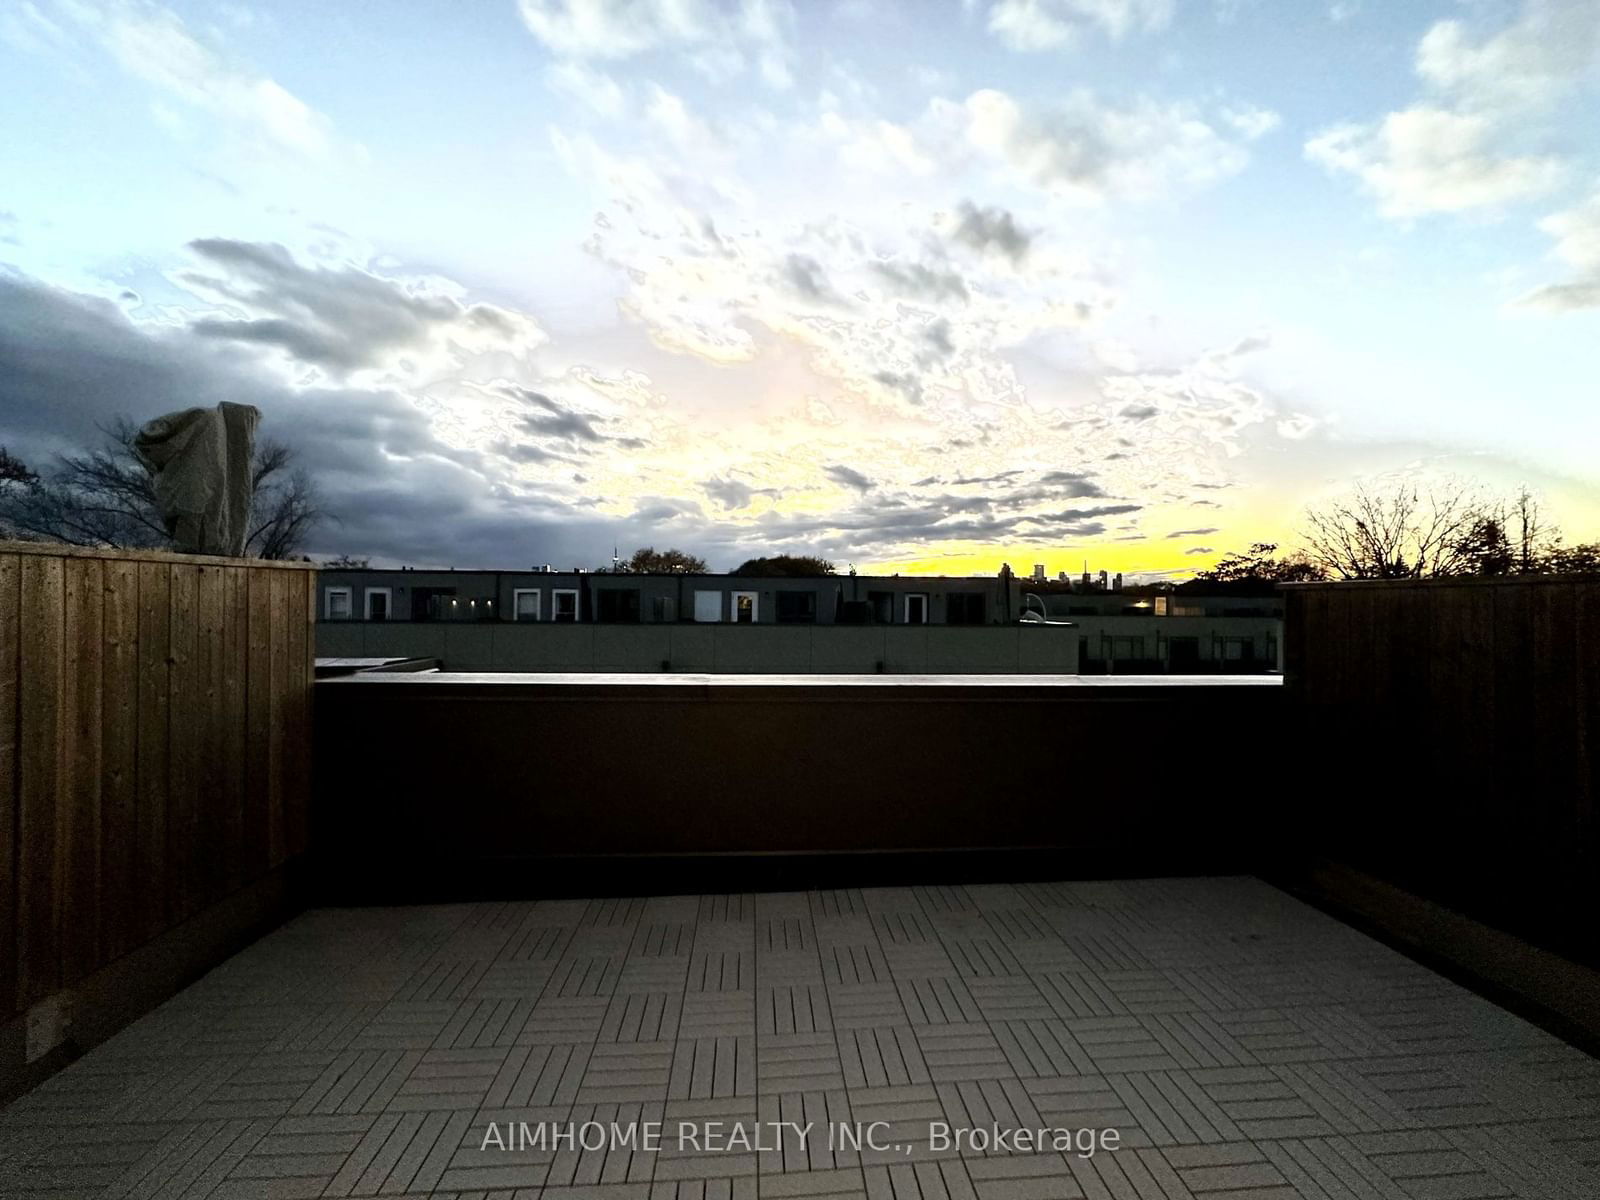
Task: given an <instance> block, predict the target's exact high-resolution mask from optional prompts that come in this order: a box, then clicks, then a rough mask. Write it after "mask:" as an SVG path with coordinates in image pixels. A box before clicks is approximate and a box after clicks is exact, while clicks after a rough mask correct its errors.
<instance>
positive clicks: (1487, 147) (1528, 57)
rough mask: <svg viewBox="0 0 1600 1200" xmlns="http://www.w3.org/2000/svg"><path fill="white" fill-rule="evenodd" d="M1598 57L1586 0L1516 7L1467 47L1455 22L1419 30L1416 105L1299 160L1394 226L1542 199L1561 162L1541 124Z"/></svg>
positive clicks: (1331, 133)
mask: <svg viewBox="0 0 1600 1200" xmlns="http://www.w3.org/2000/svg"><path fill="white" fill-rule="evenodd" d="M1597 57H1600V6H1596V5H1595V4H1594V3H1593V0H1524V3H1523V5H1522V7H1521V10H1520V11H1519V13H1518V14H1517V16H1516V17H1515V18H1514V19H1513V20H1512V21H1511V22H1510V23H1509V24H1508V25H1506V26H1505V27H1504V28H1503V29H1501V30H1499V31H1498V32H1496V33H1493V34H1491V35H1487V36H1483V37H1475V36H1474V35H1473V33H1472V32H1471V31H1470V30H1469V29H1468V27H1467V25H1466V24H1465V23H1463V22H1462V21H1460V20H1455V19H1451V20H1443V21H1438V22H1435V23H1434V24H1433V25H1432V26H1430V27H1429V28H1428V30H1427V32H1426V33H1425V34H1423V36H1422V38H1421V40H1420V41H1419V42H1418V44H1417V50H1416V57H1415V61H1414V67H1415V70H1416V74H1417V76H1418V78H1419V79H1420V81H1421V82H1422V84H1423V87H1424V89H1425V92H1426V95H1425V97H1424V98H1422V99H1419V100H1418V101H1417V102H1416V103H1413V104H1411V105H1409V106H1408V107H1405V108H1403V109H1398V110H1396V111H1392V112H1390V113H1388V114H1386V115H1385V116H1383V117H1381V118H1379V119H1378V120H1376V121H1371V122H1344V123H1341V124H1338V125H1334V126H1332V127H1330V128H1328V129H1324V130H1322V131H1320V132H1319V133H1317V134H1315V135H1313V136H1312V137H1311V138H1310V139H1308V140H1307V142H1306V144H1305V155H1306V157H1307V158H1308V159H1310V160H1311V161H1312V162H1315V163H1318V164H1320V165H1321V166H1323V167H1325V168H1326V169H1327V170H1329V171H1330V172H1334V173H1343V174H1348V175H1351V176H1354V177H1355V178H1356V179H1357V180H1359V181H1360V183H1361V185H1362V187H1363V188H1364V190H1366V191H1367V192H1368V193H1369V194H1371V195H1372V196H1373V197H1374V198H1375V199H1376V200H1377V201H1378V207H1379V211H1380V212H1381V213H1382V214H1383V215H1384V216H1386V217H1389V218H1392V219H1395V220H1409V219H1412V218H1415V217H1420V216H1426V215H1429V214H1434V213H1463V212H1473V211H1490V212H1493V211H1496V210H1499V209H1502V208H1504V207H1506V206H1507V205H1510V204H1514V203H1518V202H1521V201H1525V200H1528V199H1531V198H1534V197H1537V196H1540V195H1543V194H1544V193H1546V192H1548V191H1549V190H1550V189H1552V188H1553V187H1555V186H1556V185H1557V184H1559V183H1560V182H1561V181H1562V179H1563V178H1564V174H1565V167H1566V163H1565V160H1564V159H1563V157H1562V156H1560V155H1558V154H1555V153H1552V152H1551V151H1550V150H1549V149H1548V148H1547V147H1546V146H1545V145H1543V144H1542V141H1543V140H1548V139H1542V132H1543V125H1542V120H1541V118H1543V117H1544V116H1545V115H1546V114H1547V113H1548V112H1549V111H1550V110H1552V109H1553V108H1554V107H1555V106H1556V105H1557V104H1559V103H1560V102H1561V101H1562V100H1563V99H1564V98H1565V97H1566V96H1567V95H1568V94H1569V93H1570V92H1571V91H1572V90H1573V89H1574V88H1575V87H1576V86H1577V85H1578V83H1579V81H1580V80H1581V79H1582V78H1584V76H1585V75H1586V74H1588V73H1589V72H1590V71H1591V70H1592V69H1593V67H1594V66H1595V63H1596V60H1597Z"/></svg>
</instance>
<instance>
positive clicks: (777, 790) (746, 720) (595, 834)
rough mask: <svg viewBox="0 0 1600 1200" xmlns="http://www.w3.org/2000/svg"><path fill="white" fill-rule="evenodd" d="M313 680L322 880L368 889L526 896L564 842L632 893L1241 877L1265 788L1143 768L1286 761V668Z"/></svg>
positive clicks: (565, 852) (610, 883)
mask: <svg viewBox="0 0 1600 1200" xmlns="http://www.w3.org/2000/svg"><path fill="white" fill-rule="evenodd" d="M318 689H319V690H318V703H317V716H318V722H319V724H318V731H317V740H318V746H319V747H320V748H321V751H320V753H319V758H318V781H319V796H320V798H321V802H320V803H319V805H318V808H317V812H318V815H319V825H318V827H317V831H316V832H317V839H318V846H319V848H320V850H321V852H322V854H323V862H322V866H323V870H322V872H321V875H322V877H323V878H325V879H326V880H328V882H329V884H330V886H342V887H347V888H350V889H353V894H354V895H359V896H364V897H367V898H369V899H370V898H372V897H375V896H383V895H388V896H394V895H404V894H407V893H408V892H414V891H416V890H417V889H418V888H422V889H424V890H425V889H427V888H428V887H429V886H437V885H438V884H439V882H440V881H443V880H447V879H448V880H450V881H451V883H450V886H451V887H456V888H459V887H461V886H463V884H465V886H468V887H473V886H476V884H475V883H474V881H477V883H485V882H486V881H488V880H491V879H493V880H495V881H496V883H497V885H498V886H499V887H501V888H506V889H510V890H515V889H516V888H517V887H518V886H520V887H521V888H523V890H525V891H526V890H530V889H531V890H534V891H536V890H537V889H538V887H539V881H540V879H541V878H543V875H542V872H543V871H545V870H549V869H554V867H555V866H556V865H557V864H558V863H559V861H560V860H564V859H570V858H573V857H574V856H576V857H577V858H579V859H581V860H585V861H588V860H593V870H592V872H590V873H589V874H587V875H586V876H585V877H584V881H583V882H584V884H585V885H586V886H588V887H589V888H590V889H591V892H593V893H594V894H608V893H615V892H618V891H621V892H627V891H629V890H633V889H635V888H637V887H639V886H641V885H640V882H639V881H640V878H641V877H640V875H639V874H638V871H639V869H640V863H641V861H642V860H641V859H640V858H638V857H637V856H645V857H646V858H650V859H662V858H671V857H673V856H685V855H687V856H719V855H741V856H753V855H780V856H784V855H791V856H792V855H813V854H828V855H841V854H843V855H849V854H861V853H867V854H876V855H884V854H889V855H896V854H912V853H933V854H940V853H946V854H948V853H955V852H967V851H978V850H986V851H1015V850H1029V851H1034V852H1048V853H1049V855H1051V856H1054V857H1052V858H1051V859H1050V860H1049V862H1048V863H1046V865H1044V866H1043V867H1042V868H1041V869H1044V870H1048V871H1054V872H1064V873H1066V874H1074V873H1076V874H1084V873H1087V874H1105V873H1107V872H1111V873H1115V872H1116V871H1118V870H1121V869H1125V868H1126V865H1127V864H1128V863H1129V862H1130V861H1137V862H1138V863H1140V864H1142V865H1141V869H1143V870H1145V871H1150V872H1159V871H1161V870H1165V869H1170V868H1171V867H1172V865H1173V864H1174V863H1175V862H1181V863H1182V864H1183V867H1184V869H1191V870H1237V869H1241V868H1242V867H1244V866H1245V865H1247V864H1248V862H1249V860H1250V857H1251V853H1252V850H1253V848H1254V846H1255V844H1256V843H1255V835H1256V834H1257V833H1259V832H1265V833H1267V834H1268V835H1272V834H1274V833H1275V831H1276V830H1277V828H1278V826H1277V825H1276V824H1275V823H1273V822H1262V821H1261V820H1260V819H1259V812H1258V811H1257V810H1258V809H1259V808H1260V807H1262V806H1264V805H1267V804H1270V802H1271V794H1270V793H1265V792H1254V791H1250V790H1222V789H1219V790H1216V791H1212V792H1202V793H1196V792H1195V791H1194V789H1192V788H1186V787H1183V786H1179V785H1178V784H1177V783H1176V782H1173V783H1170V784H1162V783H1156V782H1152V780H1151V776H1150V772H1149V771H1148V769H1147V767H1148V766H1149V764H1150V763H1151V762H1152V761H1155V760H1156V759H1159V760H1160V761H1166V762H1173V763H1192V762H1199V761H1211V760H1212V759H1213V758H1214V756H1215V755H1216V753H1217V748H1218V747H1220V746H1226V745H1229V744H1231V743H1234V742H1236V741H1237V740H1238V738H1239V737H1240V731H1241V730H1249V731H1251V735H1252V736H1253V737H1257V738H1259V739H1260V741H1261V745H1262V747H1263V749H1262V750H1261V751H1260V752H1258V754H1257V756H1256V761H1257V762H1258V763H1259V764H1261V765H1262V766H1263V768H1264V769H1267V770H1272V769H1273V764H1272V763H1271V756H1272V753H1273V749H1272V748H1273V747H1276V746H1278V745H1280V744H1281V741H1282V738H1281V730H1280V729H1279V725H1278V720H1279V716H1280V712H1281V706H1280V705H1279V703H1278V702H1279V701H1280V700H1281V695H1280V688H1279V687H1278V686H1276V684H1274V683H1266V682H1262V683H1255V684H1240V683H1235V684H1217V685H1210V686H1198V685H1193V684H1190V685H1180V686H1159V685H1156V686H1151V685H1148V684H1146V685H1108V684H1104V683H1099V684H1094V683H1087V682H1074V681H1067V682H1062V683H1058V684H1054V685H1032V684H1024V683H1018V682H1015V681H1011V682H1006V683H988V684H977V683H967V682H961V681H952V680H946V681H943V682H942V683H937V684H928V683H914V684H904V685H895V684H892V683H885V684H861V685H846V684H831V683H823V682H817V681H805V680H800V681H793V680H791V681H787V682H782V683H772V682H770V681H769V682H763V683H759V684H739V683H728V682H723V683H717V682H710V683H707V682H704V681H675V680H671V679H664V680H662V681H660V682H653V683H652V682H635V683H619V682H588V681H574V680H571V679H567V680H539V679H537V678H535V677H501V678H499V679H493V678H491V679H484V678H473V677H459V676H448V675H447V676H433V677H428V676H410V677H405V678H401V677H396V676H390V677H383V678H380V677H376V676H369V677H365V678H362V677H351V678H347V679H343V680H331V681H325V682H323V683H320V684H319V685H318ZM407 747H415V748H416V749H415V751H414V752H413V751H408V750H407V749H406V748H407ZM708 878H710V876H709V875H708V874H706V873H694V874H691V875H688V876H686V875H685V874H683V873H680V874H678V875H677V876H676V881H677V882H676V885H675V886H677V887H680V888H687V889H689V890H701V889H702V888H704V887H706V886H710V885H709V884H707V883H706V882H705V881H706V880H707V879H708ZM880 878H881V876H880ZM519 881H520V883H519ZM457 894H459V893H457Z"/></svg>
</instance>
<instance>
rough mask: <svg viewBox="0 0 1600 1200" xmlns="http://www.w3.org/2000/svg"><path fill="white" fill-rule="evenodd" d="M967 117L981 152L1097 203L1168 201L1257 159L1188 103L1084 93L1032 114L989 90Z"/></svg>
mask: <svg viewBox="0 0 1600 1200" xmlns="http://www.w3.org/2000/svg"><path fill="white" fill-rule="evenodd" d="M961 116H962V117H963V118H964V123H965V132H966V137H967V140H968V142H969V143H970V144H971V145H972V146H973V147H974V148H975V149H976V150H977V151H978V152H979V153H981V154H984V155H987V156H989V157H990V158H991V159H993V160H996V161H999V162H1001V163H1004V164H1005V165H1006V166H1008V167H1009V168H1010V169H1011V170H1013V171H1015V172H1016V173H1017V174H1018V175H1019V176H1021V177H1022V178H1023V179H1025V180H1027V181H1028V182H1029V183H1031V184H1033V185H1034V186H1036V187H1039V188H1042V189H1044V190H1045V191H1047V192H1050V193H1052V194H1054V195H1057V196H1062V197H1067V198H1073V199H1078V200H1084V201H1090V202H1094V203H1101V202H1104V201H1106V200H1108V199H1111V198H1114V197H1120V198H1125V199H1144V200H1149V199H1164V198H1167V197H1169V196H1170V195H1171V194H1173V193H1174V192H1177V191H1180V190H1186V189H1194V188H1200V187H1205V186H1207V185H1210V184H1213V183H1216V182H1217V181H1219V180H1221V179H1225V178H1227V177H1228V176H1230V175H1234V174H1237V173H1238V172H1239V171H1241V170H1243V169H1244V167H1245V165H1246V163H1248V161H1249V155H1248V153H1247V152H1246V151H1245V150H1244V149H1243V148H1242V147H1241V146H1239V145H1238V144H1237V143H1235V142H1232V141H1230V140H1228V139H1227V138H1225V137H1223V136H1222V135H1221V134H1220V133H1218V132H1217V130H1216V129H1215V128H1214V127H1213V126H1211V125H1210V124H1208V123H1207V122H1206V121H1205V120H1204V119H1203V118H1201V116H1200V115H1199V113H1198V112H1197V111H1196V109H1195V108H1194V106H1192V105H1190V104H1187V103H1182V102H1179V103H1172V104H1163V103H1161V102H1159V101H1155V100H1151V99H1142V100H1138V101H1136V102H1134V103H1133V104H1132V105H1130V106H1128V107H1125V108H1118V107H1114V106H1112V105H1109V104H1102V103H1101V102H1099V101H1098V100H1096V99H1095V98H1094V96H1093V95H1092V94H1091V93H1089V92H1088V91H1085V90H1079V91H1077V92H1074V93H1071V94H1069V95H1068V96H1067V98H1066V99H1064V100H1063V101H1061V102H1060V103H1058V104H1057V105H1055V106H1054V107H1051V108H1047V109H1040V110H1036V111H1029V110H1027V109H1024V108H1023V106H1022V105H1021V104H1019V103H1018V102H1017V101H1016V100H1015V99H1013V98H1012V97H1011V96H1009V95H1007V94H1006V93H1005V92H1002V91H998V90H995V89H993V88H985V89H982V90H980V91H976V92H974V93H972V95H970V96H968V97H967V99H966V102H965V104H964V105H963V106H962V113H961Z"/></svg>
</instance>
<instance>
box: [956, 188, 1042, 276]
mask: <svg viewBox="0 0 1600 1200" xmlns="http://www.w3.org/2000/svg"><path fill="white" fill-rule="evenodd" d="M956 216H957V218H958V220H957V223H956V227H955V229H954V231H953V232H952V233H951V236H952V237H953V238H955V240H956V241H958V242H961V243H962V244H963V245H966V246H969V247H971V248H972V249H974V250H977V251H980V252H984V253H988V252H991V251H993V252H996V253H998V254H1001V255H1004V256H1005V257H1006V258H1008V259H1010V260H1011V261H1012V262H1013V263H1020V262H1021V261H1022V260H1023V259H1025V258H1027V257H1028V249H1029V247H1031V246H1032V245H1033V235H1032V234H1031V233H1028V232H1027V231H1026V230H1024V229H1022V228H1021V227H1020V226H1019V225H1018V224H1017V220H1016V218H1015V217H1013V216H1012V215H1011V214H1010V213H1009V212H1007V211H1006V210H1005V209H1003V208H998V207H995V208H979V207H978V206H977V205H975V204H973V203H972V201H970V200H963V201H962V202H961V203H960V205H958V206H957V208H956Z"/></svg>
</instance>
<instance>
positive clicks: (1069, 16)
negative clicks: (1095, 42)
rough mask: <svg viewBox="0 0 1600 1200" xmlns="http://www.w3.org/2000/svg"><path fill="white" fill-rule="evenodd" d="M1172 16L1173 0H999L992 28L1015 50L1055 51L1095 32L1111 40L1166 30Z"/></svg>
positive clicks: (991, 19) (990, 21)
mask: <svg viewBox="0 0 1600 1200" xmlns="http://www.w3.org/2000/svg"><path fill="white" fill-rule="evenodd" d="M1172 12H1173V0H997V3H995V4H994V5H993V6H992V7H991V8H990V9H989V18H988V28H989V32H990V33H992V34H993V35H994V36H995V37H997V38H999V39H1000V41H1001V42H1003V43H1004V44H1005V45H1007V46H1009V47H1010V48H1011V49H1013V50H1023V51H1038V50H1055V49H1059V48H1060V47H1063V46H1068V45H1071V44H1072V43H1074V42H1075V41H1077V39H1078V38H1079V37H1080V36H1081V35H1082V34H1083V32H1084V31H1085V30H1087V29H1091V28H1095V29H1098V30H1099V31H1100V32H1102V33H1104V34H1105V35H1106V36H1107V37H1109V38H1111V39H1112V40H1113V41H1120V40H1121V39H1122V38H1124V37H1126V36H1127V35H1128V34H1130V33H1133V32H1136V31H1147V32H1148V31H1155V30H1160V29H1164V28H1166V27H1167V25H1168V24H1169V23H1170V22H1171V20H1172Z"/></svg>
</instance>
